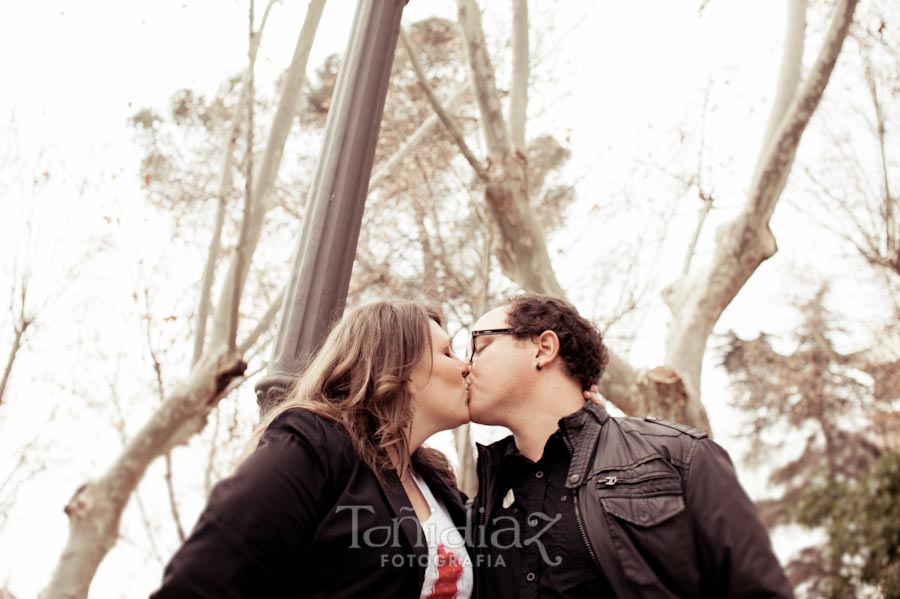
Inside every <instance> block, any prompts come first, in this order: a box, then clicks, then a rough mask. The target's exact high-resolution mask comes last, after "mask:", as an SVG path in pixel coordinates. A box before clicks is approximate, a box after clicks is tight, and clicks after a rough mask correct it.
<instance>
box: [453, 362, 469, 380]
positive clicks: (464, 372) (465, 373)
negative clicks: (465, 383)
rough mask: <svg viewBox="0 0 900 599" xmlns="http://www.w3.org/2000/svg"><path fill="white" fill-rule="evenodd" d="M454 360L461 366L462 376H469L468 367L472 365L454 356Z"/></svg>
mask: <svg viewBox="0 0 900 599" xmlns="http://www.w3.org/2000/svg"><path fill="white" fill-rule="evenodd" d="M456 361H457V362H459V365H460V367H461V368H462V375H463V378H465V377H467V376H469V369H470V368H471V367H472V365H471V364H469V363H468V362H466V361H465V360H461V359H460V358H456Z"/></svg>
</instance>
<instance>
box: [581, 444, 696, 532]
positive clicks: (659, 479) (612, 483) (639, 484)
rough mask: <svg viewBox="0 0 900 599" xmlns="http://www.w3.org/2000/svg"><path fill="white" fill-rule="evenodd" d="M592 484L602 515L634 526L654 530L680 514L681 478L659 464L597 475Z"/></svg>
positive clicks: (673, 471) (658, 461)
mask: <svg viewBox="0 0 900 599" xmlns="http://www.w3.org/2000/svg"><path fill="white" fill-rule="evenodd" d="M595 481H596V482H595V485H596V494H597V498H598V499H599V500H600V504H601V505H602V506H603V509H604V511H606V513H607V514H610V515H612V516H615V517H616V518H618V519H620V520H624V521H625V522H628V523H630V524H633V525H635V526H655V525H657V524H660V523H662V522H665V521H666V520H668V519H670V518H673V517H674V516H677V515H678V514H680V513H681V512H683V511H684V495H683V494H682V490H681V477H680V476H679V474H678V472H677V471H676V470H675V469H674V467H672V466H671V465H670V464H668V463H666V462H663V461H662V460H653V461H651V462H649V463H647V464H641V465H640V466H637V467H635V468H633V469H628V470H618V471H606V472H601V473H600V475H599V476H598V477H597V478H596V479H595Z"/></svg>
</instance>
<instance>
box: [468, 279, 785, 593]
mask: <svg viewBox="0 0 900 599" xmlns="http://www.w3.org/2000/svg"><path fill="white" fill-rule="evenodd" d="M471 335H472V346H471V348H470V353H469V356H470V357H469V359H470V363H471V366H470V369H469V375H468V376H467V380H468V382H469V412H470V415H471V418H472V421H473V422H477V423H481V424H493V425H501V426H505V427H507V428H509V429H510V430H511V431H512V433H513V434H512V435H511V436H510V437H507V438H506V439H503V440H501V441H498V442H497V443H494V444H492V445H490V446H488V447H484V446H481V445H479V446H478V485H479V486H478V495H477V497H476V498H475V503H474V506H473V522H472V524H473V534H472V535H471V542H472V544H473V548H474V554H475V560H474V562H475V566H476V568H477V569H478V571H477V575H476V595H477V596H478V597H482V598H486V597H490V598H495V597H497V598H503V597H521V598H525V597H551V596H552V597H593V598H596V597H622V598H631V597H667V598H668V597H672V598H674V597H710V598H713V597H715V598H719V597H791V596H792V592H791V587H790V585H789V583H788V581H787V579H786V578H785V576H784V573H783V572H782V570H781V567H780V566H779V564H778V560H777V559H776V558H775V555H774V554H773V552H772V548H771V544H770V542H769V537H768V534H767V532H766V530H765V528H764V527H763V526H762V524H761V523H760V521H759V519H758V517H757V515H756V511H755V509H754V506H753V503H752V502H751V501H750V499H749V498H748V497H747V495H746V493H745V492H744V491H743V489H742V488H741V486H740V484H739V483H738V481H737V478H736V476H735V473H734V469H733V467H732V465H731V461H730V459H729V457H728V454H727V453H726V452H725V450H723V449H722V448H721V447H720V446H719V445H717V444H716V443H714V442H713V441H711V440H710V439H709V438H708V436H707V434H706V433H704V432H701V431H698V430H695V429H692V428H689V427H686V426H682V425H679V424H675V423H671V422H667V421H662V420H657V419H654V418H645V419H641V418H611V417H610V416H609V415H608V414H607V413H606V411H605V410H604V409H603V408H602V407H600V406H598V405H596V404H594V403H592V402H587V403H586V402H585V401H584V398H583V392H584V391H585V390H587V389H589V388H590V387H591V386H592V385H594V384H596V383H597V381H598V380H599V379H600V376H601V375H602V374H603V370H604V368H605V366H606V363H607V361H608V356H607V352H606V348H605V347H604V346H603V343H602V338H601V336H600V333H599V332H598V331H597V329H596V327H595V326H594V325H592V324H591V323H590V322H589V321H587V320H586V319H584V318H583V317H581V315H579V314H578V312H577V311H576V310H575V308H574V307H573V306H571V305H570V304H568V303H566V302H564V301H561V300H559V299H556V298H551V297H547V296H540V295H523V296H519V297H516V298H513V299H511V300H510V301H509V303H507V304H505V305H503V306H500V307H499V308H496V309H494V310H491V311H490V312H488V313H487V314H485V315H484V316H482V317H481V318H480V319H479V320H478V321H477V322H476V323H475V325H474V327H473V329H472V332H471Z"/></svg>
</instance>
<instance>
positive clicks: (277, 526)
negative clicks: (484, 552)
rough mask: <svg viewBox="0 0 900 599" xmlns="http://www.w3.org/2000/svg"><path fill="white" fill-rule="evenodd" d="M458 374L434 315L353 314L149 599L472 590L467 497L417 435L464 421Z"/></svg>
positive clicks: (388, 306) (222, 488)
mask: <svg viewBox="0 0 900 599" xmlns="http://www.w3.org/2000/svg"><path fill="white" fill-rule="evenodd" d="M467 373H468V365H467V364H466V363H465V362H464V361H462V360H460V359H459V358H457V357H455V356H454V355H453V353H452V351H451V350H450V338H449V337H448V335H447V333H446V332H445V331H444V330H443V329H442V328H441V319H440V317H439V316H438V315H437V314H436V313H434V312H431V311H429V310H427V309H425V308H423V307H422V306H420V305H418V304H415V303H411V302H377V303H374V304H369V305H366V306H362V307H360V308H357V309H355V310H353V311H351V312H348V313H347V314H346V315H345V316H344V317H343V318H342V319H341V320H340V321H339V322H338V323H337V324H336V325H335V326H334V328H333V329H332V330H331V332H330V334H329V335H328V337H327V339H326V340H325V342H324V344H323V345H322V348H321V349H320V350H319V352H318V353H317V355H316V356H315V358H314V359H313V360H312V361H311V363H310V364H309V366H308V367H307V368H306V370H305V371H304V372H303V373H302V374H301V375H300V378H299V380H298V381H297V384H296V385H295V387H294V389H293V391H292V392H291V393H290V394H289V396H288V398H287V399H286V401H285V402H284V403H282V404H280V405H279V406H278V407H277V408H275V409H274V410H273V411H272V413H271V414H269V415H268V416H267V417H266V418H265V420H264V421H263V422H262V423H261V424H260V426H259V427H258V428H257V430H256V432H255V433H254V435H253V437H252V438H251V442H252V444H253V445H254V446H255V449H254V450H253V451H252V452H251V453H249V454H248V455H247V456H246V457H245V459H244V460H243V461H242V462H241V464H240V465H239V467H238V468H237V470H236V471H235V473H234V475H232V476H231V477H229V478H227V479H225V480H223V481H222V482H220V483H219V484H217V485H216V487H215V488H214V489H213V491H212V494H211V496H210V498H209V503H208V505H207V506H206V509H205V510H204V512H203V513H202V515H201V516H200V519H199V521H198V523H197V525H196V526H195V528H194V530H193V531H192V533H191V535H190V537H189V538H188V539H187V540H186V541H185V543H184V544H183V545H182V547H181V548H180V549H179V550H178V552H177V553H176V554H175V556H174V557H173V558H172V561H171V562H170V563H169V565H168V566H167V568H166V571H165V575H164V580H163V584H162V587H161V588H160V589H159V590H158V591H157V592H156V593H155V594H154V595H153V596H152V597H154V598H157V599H162V598H168V597H179V598H186V597H210V598H213V597H214V598H216V599H223V598H227V597H264V598H266V599H269V598H276V597H433V598H438V597H448V598H449V597H460V598H467V597H469V596H470V594H471V588H472V567H471V563H470V561H469V558H468V555H467V554H466V549H465V546H464V542H463V539H464V537H465V534H464V526H465V512H464V509H463V497H462V496H461V494H460V493H459V491H457V489H456V486H455V481H454V477H453V474H452V471H451V470H450V466H449V464H448V462H447V460H446V458H445V457H444V456H443V455H442V454H441V453H440V452H438V451H436V450H433V449H428V448H425V447H423V446H422V443H423V442H424V441H425V440H426V439H427V438H428V437H430V436H431V435H432V434H434V433H436V432H438V431H441V430H446V429H450V428H454V427H457V426H459V425H461V424H464V423H465V422H467V421H468V420H469V412H468V405H467V402H468V392H467V388H466V381H465V376H466V375H467Z"/></svg>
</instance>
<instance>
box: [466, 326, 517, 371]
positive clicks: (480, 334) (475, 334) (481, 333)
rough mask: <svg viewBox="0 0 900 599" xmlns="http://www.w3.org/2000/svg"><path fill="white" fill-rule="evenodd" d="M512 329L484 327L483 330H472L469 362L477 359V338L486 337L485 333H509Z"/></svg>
mask: <svg viewBox="0 0 900 599" xmlns="http://www.w3.org/2000/svg"><path fill="white" fill-rule="evenodd" d="M511 333H512V329H484V330H483V331H472V345H470V346H469V363H470V364H471V363H472V360H474V359H475V339H477V338H478V337H484V336H485V335H509V334H511Z"/></svg>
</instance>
